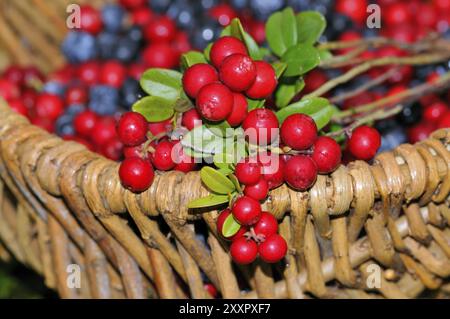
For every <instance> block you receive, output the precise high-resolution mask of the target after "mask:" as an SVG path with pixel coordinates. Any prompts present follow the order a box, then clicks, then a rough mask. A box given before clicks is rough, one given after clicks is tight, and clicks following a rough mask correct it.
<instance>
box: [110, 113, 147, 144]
mask: <svg viewBox="0 0 450 319" xmlns="http://www.w3.org/2000/svg"><path fill="white" fill-rule="evenodd" d="M147 131H148V124H147V120H146V119H145V117H143V116H142V115H141V114H139V113H136V112H127V113H125V114H123V115H122V117H121V118H120V120H119V123H118V124H117V134H118V136H119V139H120V141H121V142H122V143H123V144H125V145H126V146H137V145H139V144H142V143H144V142H145V140H146V139H147Z"/></svg>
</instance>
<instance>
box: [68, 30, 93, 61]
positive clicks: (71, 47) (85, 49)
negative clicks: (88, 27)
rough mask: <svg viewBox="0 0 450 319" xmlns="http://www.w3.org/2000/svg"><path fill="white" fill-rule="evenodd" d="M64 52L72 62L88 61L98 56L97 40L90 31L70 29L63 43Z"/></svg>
mask: <svg viewBox="0 0 450 319" xmlns="http://www.w3.org/2000/svg"><path fill="white" fill-rule="evenodd" d="M62 52H63V54H64V56H65V57H66V58H67V60H69V61H70V62H72V63H81V62H86V61H88V60H92V59H95V58H96V57H97V55H98V47H97V42H96V39H95V37H94V36H93V35H91V34H89V33H86V32H79V31H70V32H69V33H68V34H67V36H66V38H65V39H64V42H63V44H62Z"/></svg>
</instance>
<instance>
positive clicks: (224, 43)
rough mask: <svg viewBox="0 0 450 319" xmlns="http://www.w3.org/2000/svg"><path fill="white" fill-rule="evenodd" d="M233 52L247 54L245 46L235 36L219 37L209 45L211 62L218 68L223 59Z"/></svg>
mask: <svg viewBox="0 0 450 319" xmlns="http://www.w3.org/2000/svg"><path fill="white" fill-rule="evenodd" d="M233 54H244V55H248V52H247V48H246V46H245V45H244V43H242V42H241V41H240V40H238V39H237V38H235V37H231V36H225V37H221V38H219V39H218V40H217V41H216V42H214V44H213V45H212V47H211V52H210V58H211V62H212V64H213V65H214V66H215V67H216V68H217V69H218V68H219V67H220V65H221V64H222V62H223V60H225V58H227V57H229V56H230V55H233Z"/></svg>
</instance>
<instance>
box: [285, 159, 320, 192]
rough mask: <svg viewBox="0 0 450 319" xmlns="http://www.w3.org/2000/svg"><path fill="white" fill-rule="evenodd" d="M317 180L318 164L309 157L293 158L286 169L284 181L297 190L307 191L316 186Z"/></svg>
mask: <svg viewBox="0 0 450 319" xmlns="http://www.w3.org/2000/svg"><path fill="white" fill-rule="evenodd" d="M316 178H317V166H316V163H314V161H313V160H312V159H311V158H310V157H308V156H304V155H295V156H292V158H290V159H289V161H288V162H287V163H286V166H285V167H284V180H285V181H286V183H288V185H289V186H291V187H292V188H293V189H295V190H298V191H304V190H307V189H308V188H310V187H311V186H312V185H313V184H314V182H315V181H316Z"/></svg>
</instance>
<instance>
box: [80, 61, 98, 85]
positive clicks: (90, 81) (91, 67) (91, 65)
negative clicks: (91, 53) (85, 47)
mask: <svg viewBox="0 0 450 319" xmlns="http://www.w3.org/2000/svg"><path fill="white" fill-rule="evenodd" d="M78 77H79V78H80V80H81V81H83V82H84V83H85V84H86V85H87V86H91V85H95V84H97V83H98V81H99V78H100V64H99V63H98V62H97V61H89V62H85V63H82V64H80V65H79V66H78Z"/></svg>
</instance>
